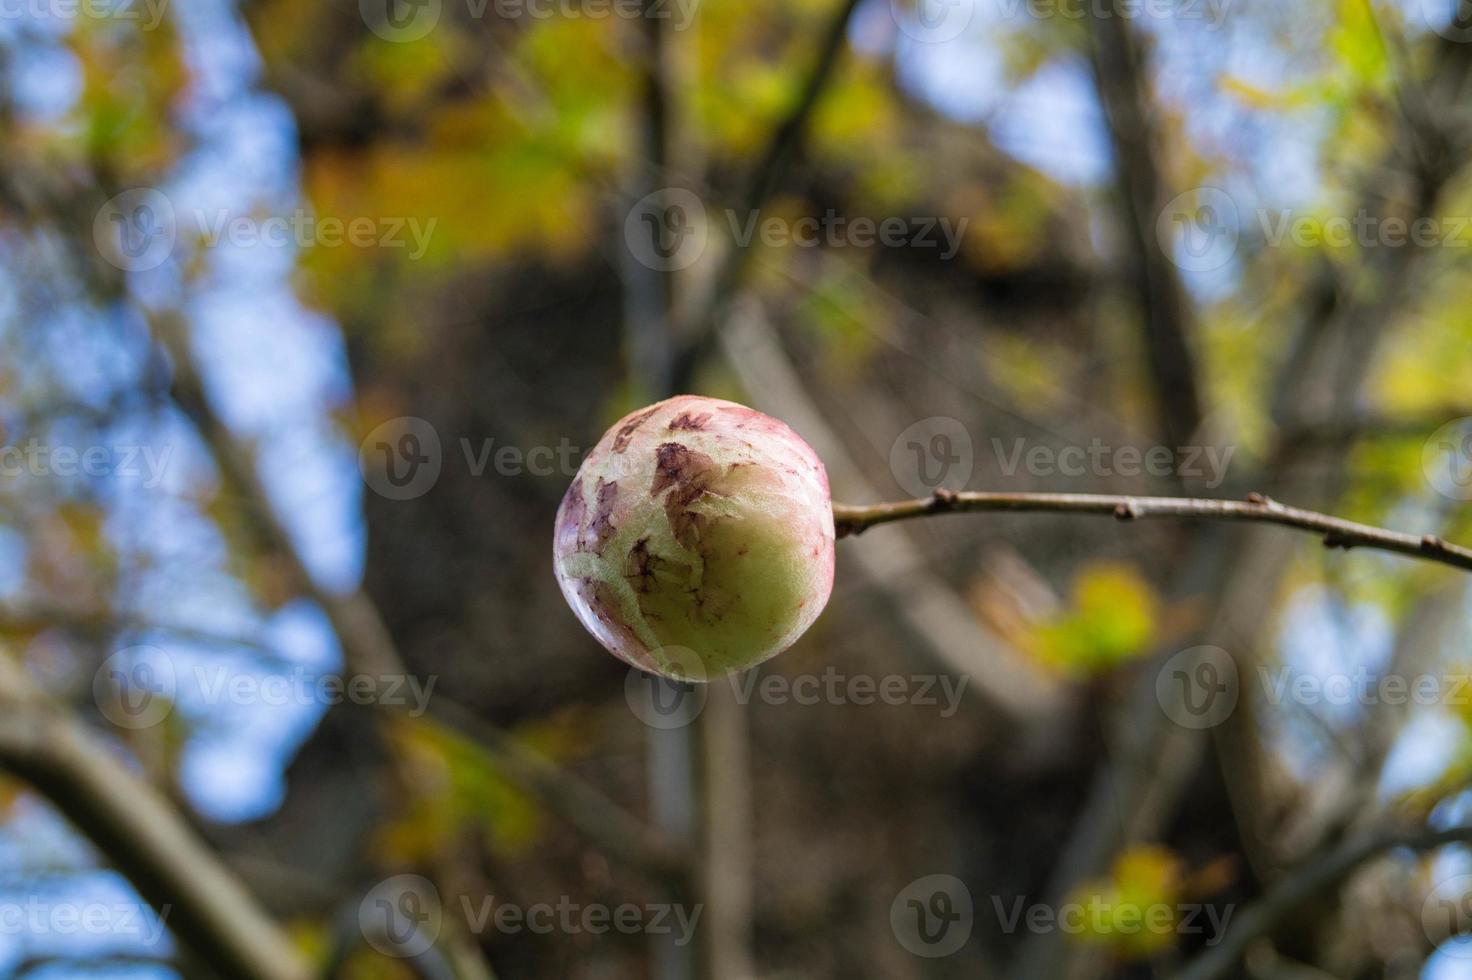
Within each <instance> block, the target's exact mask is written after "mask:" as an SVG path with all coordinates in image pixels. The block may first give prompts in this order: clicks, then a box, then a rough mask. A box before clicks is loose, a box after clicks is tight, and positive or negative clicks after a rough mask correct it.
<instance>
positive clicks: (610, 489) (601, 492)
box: [584, 477, 618, 555]
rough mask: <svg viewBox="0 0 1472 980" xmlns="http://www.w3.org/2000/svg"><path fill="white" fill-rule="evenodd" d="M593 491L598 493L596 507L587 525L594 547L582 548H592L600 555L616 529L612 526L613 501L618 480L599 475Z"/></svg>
mask: <svg viewBox="0 0 1472 980" xmlns="http://www.w3.org/2000/svg"><path fill="white" fill-rule="evenodd" d="M594 492H596V493H597V494H598V509H597V510H595V511H594V512H593V523H592V524H590V525H589V526H588V530H589V531H591V532H592V534H593V540H594V547H593V548H592V549H584V550H592V551H593V552H594V553H596V554H600V555H601V554H602V553H603V546H604V545H606V544H608V539H609V538H611V537H613V534H614V532H615V531H617V530H618V529H617V528H616V527H614V526H613V502H614V501H615V500H616V499H618V481H617V480H605V479H603V478H602V477H599V478H598V486H597V487H596V489H595V491H594Z"/></svg>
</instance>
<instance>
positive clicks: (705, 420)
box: [670, 412, 710, 432]
mask: <svg viewBox="0 0 1472 980" xmlns="http://www.w3.org/2000/svg"><path fill="white" fill-rule="evenodd" d="M709 424H710V413H709V412H701V413H700V414H699V415H694V414H692V413H690V412H681V413H680V414H679V415H676V416H675V417H674V419H673V420H672V421H671V422H670V431H671V432H679V431H680V430H681V429H684V430H686V431H688V432H700V431H701V430H702V429H704V428H705V427H706V426H707V425H709Z"/></svg>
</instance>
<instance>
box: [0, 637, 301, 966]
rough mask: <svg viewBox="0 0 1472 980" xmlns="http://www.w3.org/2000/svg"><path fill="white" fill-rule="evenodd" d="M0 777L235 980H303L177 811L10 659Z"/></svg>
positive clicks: (287, 950) (294, 961)
mask: <svg viewBox="0 0 1472 980" xmlns="http://www.w3.org/2000/svg"><path fill="white" fill-rule="evenodd" d="M0 768H4V769H6V770H9V771H11V772H13V773H15V774H16V775H17V776H19V777H20V778H21V779H24V780H25V781H26V782H28V783H30V784H31V785H32V786H34V787H35V788H36V789H37V790H38V791H39V792H41V793H42V794H43V795H45V796H46V797H47V798H48V799H49V800H50V801H51V803H52V804H53V805H54V806H55V807H56V808H57V810H59V811H60V812H61V813H62V814H63V815H64V816H65V817H66V818H67V819H68V820H69V821H70V822H71V823H72V824H73V825H74V826H75V827H76V828H77V829H78V830H79V831H81V832H82V833H83V834H84V835H85V836H86V837H87V839H88V840H90V841H91V842H92V843H93V844H94V845H95V846H96V847H97V849H98V850H99V851H101V852H102V854H103V855H104V856H105V857H106V859H107V860H108V861H109V863H111V864H112V865H114V866H115V867H116V868H117V869H118V870H119V871H120V872H122V874H123V875H124V877H126V878H127V879H128V881H129V882H130V883H131V884H132V885H133V887H134V888H136V889H137V890H138V894H139V895H140V896H142V898H143V900H144V901H146V902H147V903H148V904H149V905H151V906H153V908H154V909H155V910H157V913H158V914H159V916H160V917H161V918H162V919H163V920H164V922H165V924H166V925H167V926H168V927H169V930H170V931H171V932H172V933H173V934H174V935H175V936H176V937H178V939H179V942H180V944H181V945H182V946H183V947H184V948H185V949H186V950H188V951H189V952H190V953H192V954H194V955H195V956H197V957H199V959H200V960H201V961H202V962H204V963H207V964H208V965H209V969H210V970H211V971H212V975H215V974H218V976H220V977H223V978H226V980H302V978H304V977H306V976H308V971H307V967H306V965H305V963H304V962H303V961H302V959H301V958H300V956H299V955H298V953H297V952H296V950H295V949H294V948H293V946H292V944H291V943H290V942H289V941H288V940H287V938H286V937H285V936H284V935H283V934H282V933H281V932H280V931H279V930H278V929H277V928H276V926H275V924H274V923H273V922H272V921H271V919H270V918H269V917H268V916H267V915H266V914H265V912H264V911H263V910H262V908H261V907H260V905H259V904H258V903H257V902H256V900H255V898H254V897H253V896H252V895H251V894H250V893H249V892H247V891H246V890H245V888H243V887H242V886H241V884H240V883H239V881H237V880H236V878H235V876H234V875H233V874H232V873H231V872H230V871H229V870H228V869H227V868H226V867H225V866H224V865H222V864H221V863H220V861H219V859H218V858H217V857H216V856H215V854H214V853H213V852H212V851H211V850H210V849H209V848H208V847H207V846H206V845H205V844H204V842H203V841H201V840H200V839H199V837H198V836H197V835H196V834H195V832H194V831H193V830H192V829H190V827H189V826H188V824H186V823H185V822H184V821H183V820H182V819H181V818H180V817H179V815H178V813H177V812H176V811H175V809H174V808H173V806H172V805H171V804H170V802H169V801H168V800H167V799H166V798H165V797H164V796H163V795H162V794H160V793H159V792H158V791H157V790H155V789H154V788H153V787H152V786H150V785H149V784H148V783H147V782H146V781H145V780H143V779H141V778H139V777H138V776H136V775H134V774H133V772H132V771H131V770H130V769H128V768H127V767H126V766H123V765H120V764H118V762H117V760H116V759H115V758H114V756H113V754H112V752H111V751H109V750H108V748H107V747H106V746H104V745H102V744H100V743H99V742H98V741H97V739H96V738H94V737H93V736H91V735H90V734H89V733H88V732H87V731H86V730H85V729H84V728H83V727H82V726H81V725H80V724H78V723H77V722H75V721H73V720H72V719H71V718H69V717H68V716H67V715H66V714H64V713H63V712H62V711H61V710H60V709H58V708H57V707H56V706H55V705H54V704H52V703H50V702H49V701H47V700H46V699H45V698H44V697H43V696H42V695H41V694H40V693H39V692H38V691H36V690H35V688H34V687H33V686H31V685H30V684H29V683H28V682H27V680H26V679H25V677H24V676H23V674H22V672H21V670H20V668H19V667H17V666H15V665H13V664H11V663H9V662H8V661H7V660H5V659H4V658H3V657H0Z"/></svg>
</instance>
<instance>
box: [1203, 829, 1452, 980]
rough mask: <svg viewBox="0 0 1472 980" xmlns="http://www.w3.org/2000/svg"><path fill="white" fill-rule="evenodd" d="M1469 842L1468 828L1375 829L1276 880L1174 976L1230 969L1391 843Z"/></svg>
mask: <svg viewBox="0 0 1472 980" xmlns="http://www.w3.org/2000/svg"><path fill="white" fill-rule="evenodd" d="M1468 840H1472V827H1456V828H1453V829H1451V830H1441V831H1419V832H1404V831H1379V832H1376V833H1373V834H1367V835H1364V836H1362V837H1358V838H1354V839H1351V840H1348V841H1345V842H1344V843H1342V844H1340V845H1339V846H1338V847H1336V848H1335V849H1333V850H1330V851H1327V852H1325V853H1323V854H1321V855H1320V856H1319V857H1318V858H1316V859H1315V860H1314V861H1312V862H1310V863H1309V864H1307V865H1305V866H1304V867H1302V868H1300V869H1299V870H1298V871H1296V872H1294V873H1293V874H1291V875H1289V876H1288V877H1286V878H1284V879H1283V880H1282V881H1280V882H1278V884H1277V885H1275V886H1274V887H1273V888H1272V889H1271V890H1270V891H1269V892H1268V893H1267V895H1266V896H1265V897H1263V898H1262V899H1260V900H1259V901H1257V902H1255V903H1254V904H1252V905H1250V906H1248V907H1247V908H1246V909H1245V910H1243V912H1242V914H1240V915H1238V916H1237V918H1236V920H1235V921H1234V923H1233V928H1232V929H1230V930H1229V931H1228V932H1227V935H1226V938H1224V939H1223V940H1222V941H1221V942H1220V943H1219V944H1218V945H1216V946H1214V947H1213V948H1211V949H1210V950H1208V951H1207V952H1205V953H1203V954H1201V956H1200V957H1198V958H1197V959H1196V960H1195V961H1194V962H1192V963H1191V965H1190V966H1188V967H1187V968H1186V969H1184V970H1182V971H1181V972H1180V973H1179V974H1177V975H1176V980H1216V978H1217V977H1222V976H1226V975H1227V974H1228V973H1230V972H1231V971H1232V968H1233V967H1234V966H1235V965H1236V963H1237V961H1238V960H1239V959H1241V958H1242V956H1243V954H1245V953H1246V952H1247V948H1248V947H1249V946H1251V945H1252V943H1253V941H1254V940H1256V939H1258V938H1260V937H1262V936H1264V935H1266V934H1268V933H1269V932H1271V931H1272V930H1273V929H1275V928H1276V927H1277V926H1278V924H1279V923H1280V922H1282V921H1283V920H1284V919H1286V918H1287V917H1288V916H1289V915H1291V914H1292V913H1293V912H1294V911H1295V910H1297V909H1299V908H1301V907H1302V906H1303V904H1304V903H1305V902H1307V901H1310V900H1312V899H1313V898H1314V897H1316V896H1318V895H1320V894H1323V893H1324V892H1326V891H1328V890H1329V889H1330V888H1332V887H1334V886H1335V885H1338V884H1339V883H1340V882H1342V881H1344V880H1345V879H1346V878H1348V877H1349V876H1350V875H1352V874H1353V873H1354V872H1355V871H1356V870H1358V869H1359V868H1360V866H1361V865H1363V864H1364V863H1365V862H1367V861H1369V860H1371V859H1373V858H1375V857H1378V856H1379V855H1381V854H1384V853H1385V852H1386V851H1389V850H1391V849H1392V848H1396V847H1408V848H1410V849H1412V850H1414V851H1417V852H1422V851H1429V850H1432V849H1434V848H1437V847H1440V846H1442V845H1444V844H1459V843H1465V842H1467V841H1468Z"/></svg>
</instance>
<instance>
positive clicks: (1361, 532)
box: [833, 490, 1472, 571]
mask: <svg viewBox="0 0 1472 980" xmlns="http://www.w3.org/2000/svg"><path fill="white" fill-rule="evenodd" d="M973 511H1012V512H1027V513H1038V512H1044V513H1061V514H1102V515H1106V516H1110V517H1114V518H1117V519H1118V520H1121V521H1131V520H1137V519H1142V518H1147V517H1185V518H1202V519H1205V520H1216V521H1252V522H1256V523H1260V524H1278V525H1281V526H1283V527H1291V528H1297V529H1298V530H1300V531H1308V532H1311V533H1314V534H1322V535H1323V536H1324V544H1325V546H1326V547H1330V548H1374V549H1376V550H1379V551H1391V552H1395V553H1396V554H1400V555H1408V556H1410V557H1412V558H1421V559H1424V560H1426V561H1433V562H1439V563H1441V564H1443V565H1451V566H1452V567H1453V568H1460V569H1463V570H1465V571H1472V550H1469V549H1467V548H1463V547H1461V546H1460V545H1455V544H1451V543H1450V542H1447V541H1443V540H1442V539H1441V538H1439V537H1437V536H1436V535H1434V534H1424V535H1415V534H1403V533H1401V532H1399V531H1387V530H1385V529H1384V528H1379V527H1373V526H1372V525H1369V524H1360V523H1357V522H1355V521H1347V520H1344V519H1342V518H1338V517H1330V516H1329V515H1327V514H1320V513H1318V512H1317V511H1312V510H1301V509H1300V508H1297V507H1289V506H1287V505H1286V504H1280V503H1278V502H1277V501H1276V500H1273V499H1271V498H1269V497H1265V496H1263V495H1262V494H1256V493H1253V494H1248V495H1247V499H1245V500H1211V499H1203V498H1195V497H1131V496H1128V495H1124V494H1105V493H953V492H951V491H947V490H938V491H936V493H935V496H933V497H928V498H921V499H919V500H902V501H898V502H895V503H886V504H870V505H868V506H862V507H854V506H848V505H845V504H834V505H833V523H834V526H835V528H836V530H837V533H838V536H839V537H840V538H841V537H845V536H847V535H850V534H861V533H863V532H864V531H866V530H868V529H869V528H871V527H873V526H875V525H876V524H888V523H889V522H891V521H903V520H907V519H909V518H912V517H929V516H931V515H933V514H949V513H963V512H973Z"/></svg>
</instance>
